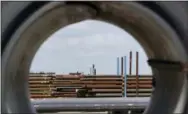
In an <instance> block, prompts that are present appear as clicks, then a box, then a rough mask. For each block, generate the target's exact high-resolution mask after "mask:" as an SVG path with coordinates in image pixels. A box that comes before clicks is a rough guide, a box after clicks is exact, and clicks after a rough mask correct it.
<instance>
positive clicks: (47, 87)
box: [29, 73, 55, 98]
mask: <svg viewBox="0 0 188 114" xmlns="http://www.w3.org/2000/svg"><path fill="white" fill-rule="evenodd" d="M54 75H55V73H30V76H29V90H30V97H31V98H49V97H51V91H52V90H53V89H54V87H53V84H52V82H53V77H54Z"/></svg>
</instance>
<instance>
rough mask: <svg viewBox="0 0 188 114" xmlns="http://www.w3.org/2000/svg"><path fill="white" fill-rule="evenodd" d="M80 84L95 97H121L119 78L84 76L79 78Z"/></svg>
mask: <svg viewBox="0 0 188 114" xmlns="http://www.w3.org/2000/svg"><path fill="white" fill-rule="evenodd" d="M81 82H82V84H83V85H86V86H87V88H88V89H89V93H91V94H94V95H95V97H122V78H121V76H115V75H108V76H106V75H100V76H85V77H83V78H81Z"/></svg>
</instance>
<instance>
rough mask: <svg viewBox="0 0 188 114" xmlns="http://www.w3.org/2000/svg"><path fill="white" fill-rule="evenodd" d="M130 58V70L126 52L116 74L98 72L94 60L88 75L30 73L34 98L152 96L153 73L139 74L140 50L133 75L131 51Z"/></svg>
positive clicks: (30, 84) (119, 59)
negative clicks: (127, 64) (100, 73)
mask: <svg viewBox="0 0 188 114" xmlns="http://www.w3.org/2000/svg"><path fill="white" fill-rule="evenodd" d="M129 60H130V61H129V63H130V64H129V74H127V71H126V69H127V66H126V62H127V61H126V56H124V57H118V58H117V75H99V74H97V72H96V68H95V65H94V64H93V65H92V67H91V68H90V74H89V75H85V74H84V73H80V72H75V73H69V74H55V73H51V72H50V73H44V72H41V73H31V74H30V77H29V87H30V93H31V98H59V97H62V98H63V97H72V98H77V97H90V98H91V97H92V98H94V97H150V96H151V92H152V76H151V75H139V73H138V64H139V53H138V52H136V75H132V52H130V55H129Z"/></svg>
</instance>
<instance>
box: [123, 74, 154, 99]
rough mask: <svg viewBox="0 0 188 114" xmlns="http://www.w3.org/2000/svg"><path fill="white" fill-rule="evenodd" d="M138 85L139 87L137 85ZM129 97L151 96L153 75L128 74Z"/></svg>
mask: <svg viewBox="0 0 188 114" xmlns="http://www.w3.org/2000/svg"><path fill="white" fill-rule="evenodd" d="M137 86H138V87H137ZM126 90H127V97H150V96H151V92H152V76H138V80H137V79H136V76H134V75H133V76H128V77H127V89H126Z"/></svg>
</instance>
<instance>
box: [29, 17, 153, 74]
mask: <svg viewBox="0 0 188 114" xmlns="http://www.w3.org/2000/svg"><path fill="white" fill-rule="evenodd" d="M130 51H132V52H133V67H132V74H135V73H136V70H135V69H136V65H135V64H136V62H135V61H136V51H138V52H139V74H151V69H150V67H149V66H148V64H147V62H146V61H147V59H148V58H147V56H146V54H145V52H144V50H143V48H142V47H141V45H140V44H139V43H138V42H137V41H136V40H135V39H134V37H132V36H131V35H130V34H129V33H127V32H126V31H124V30H123V29H121V28H119V27H117V26H115V25H112V24H110V23H106V22H102V21H95V20H86V21H82V22H79V23H75V24H72V25H68V26H66V27H64V28H61V29H60V30H58V31H57V32H55V33H54V34H52V35H51V36H50V37H49V38H48V39H47V40H46V41H45V42H44V43H43V45H42V46H41V47H40V49H39V50H38V52H37V53H36V55H35V57H34V59H33V62H32V65H31V68H30V71H31V72H41V71H43V72H55V73H56V74H68V73H69V72H77V71H79V72H84V74H88V73H89V72H90V67H91V66H92V64H95V67H96V71H97V74H117V57H122V56H127V65H126V69H127V73H129V70H128V69H129V52H130Z"/></svg>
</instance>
